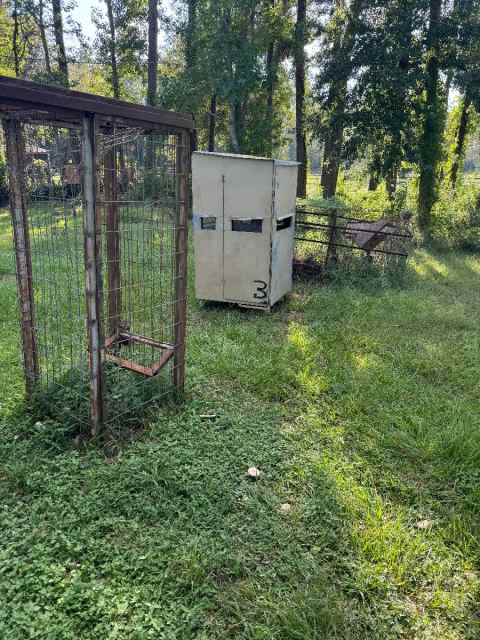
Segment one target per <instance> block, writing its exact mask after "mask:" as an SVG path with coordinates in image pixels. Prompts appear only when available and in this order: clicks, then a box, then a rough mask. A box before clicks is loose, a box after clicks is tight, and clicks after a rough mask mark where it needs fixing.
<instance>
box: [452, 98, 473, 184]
mask: <svg viewBox="0 0 480 640" xmlns="http://www.w3.org/2000/svg"><path fill="white" fill-rule="evenodd" d="M471 105H472V99H471V95H470V92H469V91H467V93H466V94H465V95H464V96H463V100H462V107H461V112H460V122H459V124H458V129H457V135H456V140H455V149H454V153H453V161H452V166H451V167H450V186H451V187H452V189H453V190H454V191H455V189H456V187H457V179H458V171H459V169H460V166H461V164H462V162H463V158H464V155H465V141H466V139H467V133H468V125H469V120H470V107H471Z"/></svg>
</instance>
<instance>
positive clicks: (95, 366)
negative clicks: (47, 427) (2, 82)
mask: <svg viewBox="0 0 480 640" xmlns="http://www.w3.org/2000/svg"><path fill="white" fill-rule="evenodd" d="M96 129H97V123H96V117H95V116H94V115H93V114H85V115H84V117H83V126H82V162H83V192H84V199H85V217H84V239H85V298H86V303H87V334H88V356H89V365H90V420H91V431H92V435H94V436H95V435H97V434H98V433H99V431H100V430H101V427H102V425H103V422H104V415H105V402H104V396H103V390H104V374H103V362H102V343H103V340H102V286H101V281H102V280H101V279H102V274H101V260H100V255H99V252H100V247H99V245H100V242H99V237H100V224H99V214H98V212H99V208H98V207H97V202H96V194H97V184H96V182H97V180H96V168H97V162H96Z"/></svg>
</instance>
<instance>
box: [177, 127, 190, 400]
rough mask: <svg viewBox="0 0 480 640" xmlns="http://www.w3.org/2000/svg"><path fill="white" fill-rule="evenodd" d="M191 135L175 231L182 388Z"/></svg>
mask: <svg viewBox="0 0 480 640" xmlns="http://www.w3.org/2000/svg"><path fill="white" fill-rule="evenodd" d="M190 149H191V140H190V135H189V134H188V133H186V132H184V133H182V134H179V135H178V136H177V172H176V173H177V198H178V214H177V227H176V234H175V358H174V366H173V382H174V384H175V386H176V388H177V390H178V391H180V392H181V391H183V389H184V386H185V339H186V324H187V243H188V217H189V210H190Z"/></svg>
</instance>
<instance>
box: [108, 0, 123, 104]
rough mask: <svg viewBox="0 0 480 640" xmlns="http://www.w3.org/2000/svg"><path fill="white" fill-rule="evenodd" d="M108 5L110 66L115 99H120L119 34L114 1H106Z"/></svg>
mask: <svg viewBox="0 0 480 640" xmlns="http://www.w3.org/2000/svg"><path fill="white" fill-rule="evenodd" d="M105 4H106V5H107V16H108V29H109V36H110V37H109V41H108V44H109V47H108V48H109V52H110V65H111V69H112V90H113V96H114V98H117V99H118V98H120V78H119V75H118V62H117V59H118V55H117V34H116V26H115V18H114V15H113V2H112V0H105Z"/></svg>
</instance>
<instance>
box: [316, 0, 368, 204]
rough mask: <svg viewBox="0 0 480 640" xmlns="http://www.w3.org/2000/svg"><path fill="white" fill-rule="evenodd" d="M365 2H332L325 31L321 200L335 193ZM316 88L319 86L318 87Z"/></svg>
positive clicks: (318, 90)
mask: <svg viewBox="0 0 480 640" xmlns="http://www.w3.org/2000/svg"><path fill="white" fill-rule="evenodd" d="M365 1H366V0H352V2H351V3H350V5H347V2H346V0H335V5H334V11H333V15H332V18H331V21H330V25H329V29H328V31H327V40H328V44H329V47H328V49H329V59H328V60H327V63H326V65H325V66H324V70H323V73H322V74H321V75H320V77H319V80H318V82H317V93H318V94H320V97H321V95H322V92H323V91H324V88H323V86H322V85H323V84H326V86H327V87H328V89H327V91H326V94H325V98H324V100H323V126H322V127H321V131H322V133H323V136H324V141H325V144H324V156H323V165H322V177H321V184H322V188H323V195H324V197H325V198H331V197H333V196H334V195H335V193H336V190H337V180H338V173H339V169H340V160H341V157H342V151H343V142H344V128H345V108H346V100H347V89H348V80H349V79H350V77H351V75H352V71H353V59H352V53H353V47H354V45H355V35H356V33H357V28H358V21H359V17H360V13H361V11H362V9H363V6H364V4H365ZM319 85H320V86H319Z"/></svg>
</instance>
